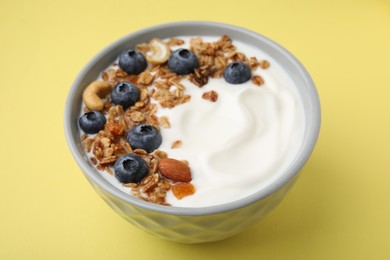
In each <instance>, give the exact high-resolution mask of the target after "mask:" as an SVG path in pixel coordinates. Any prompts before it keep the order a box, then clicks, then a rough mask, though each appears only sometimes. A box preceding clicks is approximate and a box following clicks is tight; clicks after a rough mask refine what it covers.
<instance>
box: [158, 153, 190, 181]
mask: <svg viewBox="0 0 390 260" xmlns="http://www.w3.org/2000/svg"><path fill="white" fill-rule="evenodd" d="M158 170H159V171H160V173H161V175H162V176H164V177H165V178H167V179H169V180H172V181H175V182H190V181H191V180H192V178H191V170H190V167H188V165H186V164H185V163H183V162H181V161H178V160H176V159H172V158H165V159H162V160H161V161H160V162H159V164H158Z"/></svg>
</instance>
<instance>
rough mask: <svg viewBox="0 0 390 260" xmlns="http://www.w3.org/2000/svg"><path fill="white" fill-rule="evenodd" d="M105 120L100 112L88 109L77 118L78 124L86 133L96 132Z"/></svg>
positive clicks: (100, 128) (102, 126)
mask: <svg viewBox="0 0 390 260" xmlns="http://www.w3.org/2000/svg"><path fill="white" fill-rule="evenodd" d="M106 121H107V120H106V117H105V116H104V115H103V114H102V113H101V112H99V111H89V112H86V113H85V114H84V115H82V116H81V117H80V118H79V125H80V127H81V129H82V130H83V131H84V132H85V133H86V134H96V133H98V132H99V131H100V130H102V129H103V128H104V125H105V124H106Z"/></svg>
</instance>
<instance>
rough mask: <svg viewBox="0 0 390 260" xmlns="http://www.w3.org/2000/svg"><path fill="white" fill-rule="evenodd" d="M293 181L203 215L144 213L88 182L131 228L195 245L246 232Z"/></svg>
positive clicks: (141, 209) (271, 207)
mask: <svg viewBox="0 0 390 260" xmlns="http://www.w3.org/2000/svg"><path fill="white" fill-rule="evenodd" d="M293 182H294V180H292V181H291V182H289V183H288V185H285V186H283V188H282V189H279V190H278V191H276V192H275V193H273V194H272V195H270V196H268V197H266V198H264V199H262V200H260V201H258V202H256V203H253V204H251V205H248V206H246V207H243V208H240V209H236V210H233V211H227V212H222V213H219V214H211V215H203V216H183V215H172V214H164V213H159V212H153V211H150V210H146V209H143V208H141V207H137V206H135V205H132V204H130V203H127V202H125V201H123V200H120V199H118V198H116V197H114V196H112V195H111V194H110V193H107V192H105V191H104V190H103V189H101V187H99V186H97V185H96V184H94V183H93V182H90V183H91V185H92V187H93V188H94V189H95V191H96V192H97V193H98V194H99V195H100V197H101V198H102V199H103V200H104V201H105V202H106V203H107V204H108V205H109V206H110V207H111V208H112V209H113V210H114V211H115V212H117V213H118V214H119V215H120V216H121V217H123V218H124V219H125V220H127V221H128V222H130V223H131V224H133V225H134V226H136V227H138V228H140V229H142V230H144V231H146V232H148V233H149V234H152V235H155V236H157V237H159V238H162V239H166V240H171V241H174V242H178V243H185V244H196V243H207V242H214V241H220V240H223V239H226V238H229V237H231V236H234V235H236V234H238V233H240V232H242V231H244V230H245V229H248V228H249V227H250V226H252V225H254V224H255V223H257V222H258V221H259V220H261V219H262V218H263V217H264V216H265V215H266V214H267V213H269V212H270V211H271V210H272V209H274V208H275V207H276V206H277V205H278V204H279V203H280V202H281V201H282V199H283V197H284V196H285V194H286V192H287V191H288V190H289V189H290V187H291V186H292V184H293ZM244 220H245V221H244Z"/></svg>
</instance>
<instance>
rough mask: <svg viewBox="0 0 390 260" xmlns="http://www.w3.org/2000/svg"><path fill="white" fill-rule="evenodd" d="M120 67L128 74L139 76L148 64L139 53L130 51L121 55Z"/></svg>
mask: <svg viewBox="0 0 390 260" xmlns="http://www.w3.org/2000/svg"><path fill="white" fill-rule="evenodd" d="M118 65H119V68H120V69H121V70H123V71H124V72H126V73H127V74H132V75H138V74H140V73H141V72H142V71H144V70H145V69H146V66H147V65H148V63H147V62H146V59H145V56H144V55H143V54H142V53H140V52H139V51H135V50H128V51H124V52H122V53H121V54H120V55H119V62H118Z"/></svg>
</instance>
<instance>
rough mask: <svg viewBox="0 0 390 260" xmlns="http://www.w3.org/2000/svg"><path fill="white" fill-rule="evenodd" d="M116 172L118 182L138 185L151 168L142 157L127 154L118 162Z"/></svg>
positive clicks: (115, 166)
mask: <svg viewBox="0 0 390 260" xmlns="http://www.w3.org/2000/svg"><path fill="white" fill-rule="evenodd" d="M114 171H115V177H116V178H117V180H118V181H120V182H122V183H129V182H132V183H138V182H140V181H142V179H143V178H145V176H146V175H147V174H148V172H149V167H148V165H147V164H146V162H145V160H144V159H142V158H141V157H140V156H138V155H135V154H126V155H123V156H121V157H119V158H118V159H117V160H116V162H115V165H114Z"/></svg>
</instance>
